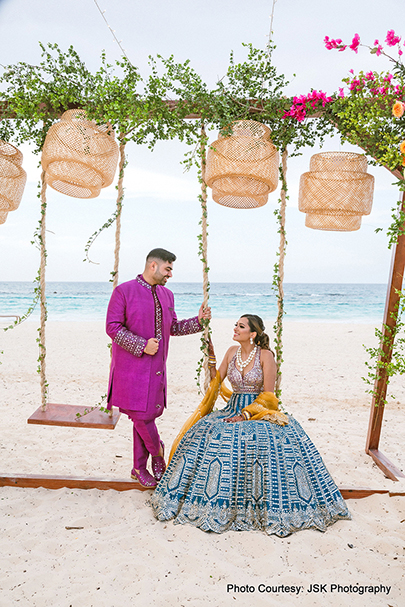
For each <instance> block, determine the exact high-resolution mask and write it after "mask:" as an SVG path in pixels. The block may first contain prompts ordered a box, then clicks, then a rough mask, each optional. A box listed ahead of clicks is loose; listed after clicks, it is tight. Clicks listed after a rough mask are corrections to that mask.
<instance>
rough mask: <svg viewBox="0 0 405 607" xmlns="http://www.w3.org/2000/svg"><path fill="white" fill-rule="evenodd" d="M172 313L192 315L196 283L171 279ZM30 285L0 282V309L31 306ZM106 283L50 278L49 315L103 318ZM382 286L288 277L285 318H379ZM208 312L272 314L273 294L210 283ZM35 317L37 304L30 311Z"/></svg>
mask: <svg viewBox="0 0 405 607" xmlns="http://www.w3.org/2000/svg"><path fill="white" fill-rule="evenodd" d="M168 287H169V288H170V290H171V291H173V293H174V297H175V308H176V313H177V317H178V318H179V319H180V318H187V317H190V316H194V315H195V314H197V312H198V308H199V306H200V304H201V302H202V285H201V283H186V282H183V283H179V282H177V283H176V282H170V283H169V284H168ZM33 289H34V286H33V284H32V283H30V282H0V315H6V314H16V315H18V316H22V315H23V314H24V313H25V312H26V310H27V309H28V308H29V307H30V305H31V303H32V300H33V296H34V291H33ZM111 291H112V285H111V283H101V282H49V283H48V284H47V287H46V295H47V303H48V320H50V321H94V320H104V319H105V314H106V310H107V306H108V301H109V298H110V296H111ZM386 291H387V286H386V285H384V284H305V283H287V284H285V285H284V293H285V300H284V301H285V303H284V305H285V312H286V315H285V320H289V321H290V320H291V321H302V322H311V321H314V322H350V323H381V321H382V318H383V312H384V306H385V296H386ZM210 306H211V308H212V313H213V317H216V318H230V319H235V320H236V319H237V318H239V317H240V316H241V315H242V314H248V313H251V314H258V315H259V316H262V317H263V318H266V319H273V318H275V317H276V314H277V298H276V295H275V293H274V291H273V290H272V286H271V284H269V283H211V289H210ZM38 318H39V305H38V306H37V309H36V310H35V312H34V313H33V314H32V316H31V317H30V319H31V320H37V319H38Z"/></svg>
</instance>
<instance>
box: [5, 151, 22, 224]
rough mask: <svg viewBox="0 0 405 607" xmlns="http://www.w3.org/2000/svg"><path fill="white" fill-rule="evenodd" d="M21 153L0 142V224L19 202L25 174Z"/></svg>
mask: <svg viewBox="0 0 405 607" xmlns="http://www.w3.org/2000/svg"><path fill="white" fill-rule="evenodd" d="M22 160H23V155H22V153H21V152H20V151H19V150H17V148H15V147H14V146H13V145H11V144H10V143H8V142H7V141H2V140H0V224H1V223H4V222H5V221H6V219H7V215H8V213H9V211H15V210H16V209H17V208H18V207H19V205H20V202H21V198H22V195H23V192H24V187H25V182H26V181H27V173H26V172H25V171H24V169H23V168H22V166H21V165H22Z"/></svg>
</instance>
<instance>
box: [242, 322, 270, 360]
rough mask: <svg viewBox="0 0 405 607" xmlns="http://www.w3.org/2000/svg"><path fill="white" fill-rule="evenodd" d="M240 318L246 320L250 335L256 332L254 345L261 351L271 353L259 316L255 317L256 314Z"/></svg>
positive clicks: (267, 337)
mask: <svg viewBox="0 0 405 607" xmlns="http://www.w3.org/2000/svg"><path fill="white" fill-rule="evenodd" d="M241 318H246V320H247V321H248V325H249V329H250V330H251V331H252V333H253V332H254V331H256V337H255V339H254V341H255V344H256V345H257V346H259V347H260V348H261V349H262V350H270V352H273V350H271V348H270V338H269V336H268V335H267V333H265V332H264V329H265V326H264V323H263V321H262V319H261V318H260V316H257V315H256V314H242V316H241ZM273 354H274V352H273Z"/></svg>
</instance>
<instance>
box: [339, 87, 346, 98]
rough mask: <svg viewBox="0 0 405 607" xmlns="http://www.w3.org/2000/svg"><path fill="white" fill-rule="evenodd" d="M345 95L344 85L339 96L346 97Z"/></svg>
mask: <svg viewBox="0 0 405 607" xmlns="http://www.w3.org/2000/svg"><path fill="white" fill-rule="evenodd" d="M344 96H345V92H344V90H343V89H342V87H339V97H344Z"/></svg>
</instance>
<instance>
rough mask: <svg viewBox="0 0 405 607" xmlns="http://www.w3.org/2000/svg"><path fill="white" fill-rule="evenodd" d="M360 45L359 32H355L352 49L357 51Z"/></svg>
mask: <svg viewBox="0 0 405 607" xmlns="http://www.w3.org/2000/svg"><path fill="white" fill-rule="evenodd" d="M359 46H360V36H359V35H358V34H354V38H353V40H352V43H351V45H350V48H351V49H352V51H354V52H355V53H357V52H358V50H359Z"/></svg>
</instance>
